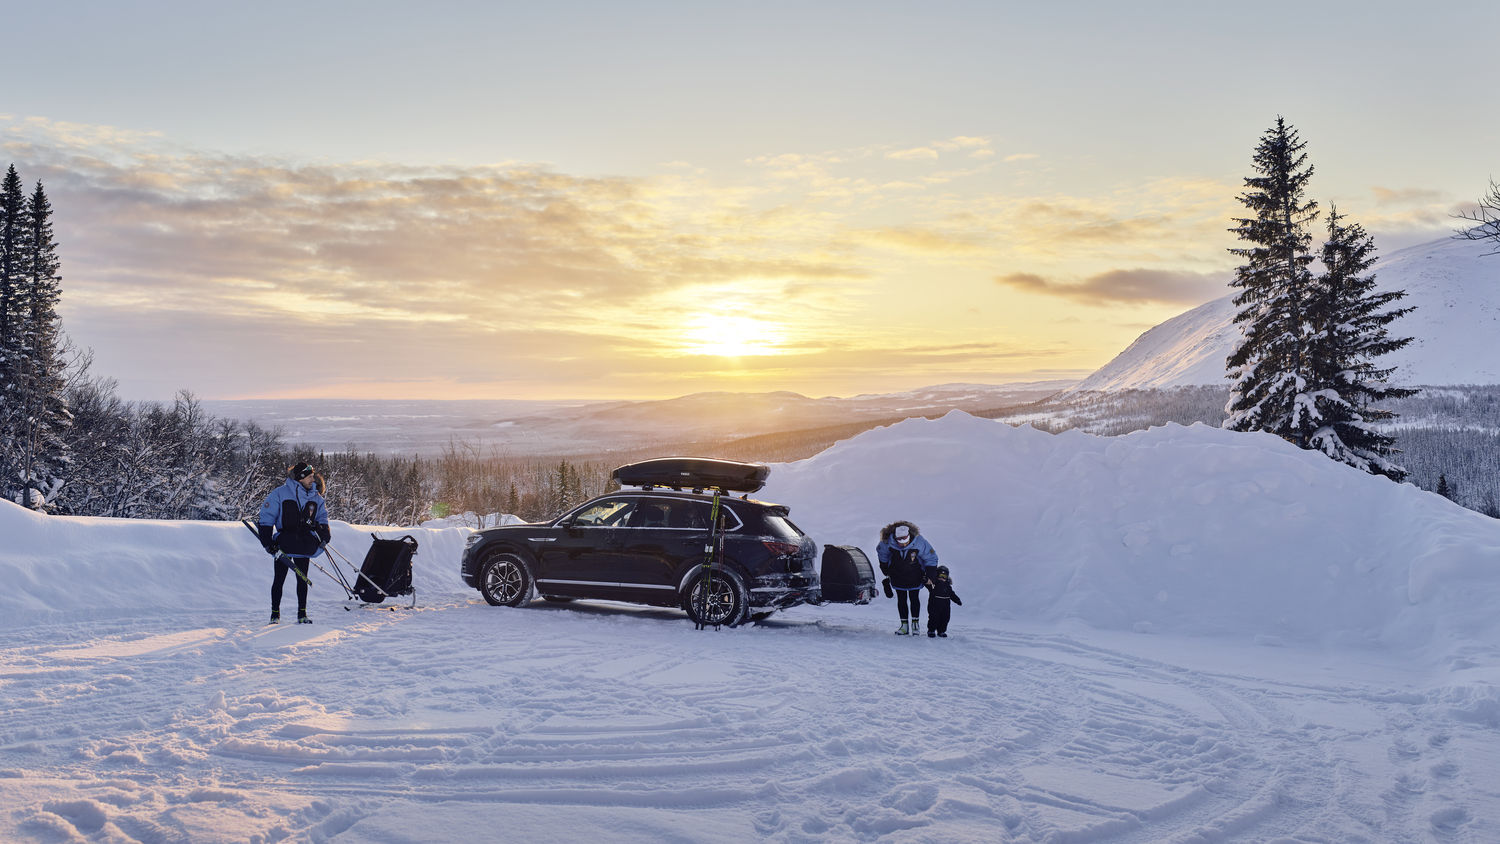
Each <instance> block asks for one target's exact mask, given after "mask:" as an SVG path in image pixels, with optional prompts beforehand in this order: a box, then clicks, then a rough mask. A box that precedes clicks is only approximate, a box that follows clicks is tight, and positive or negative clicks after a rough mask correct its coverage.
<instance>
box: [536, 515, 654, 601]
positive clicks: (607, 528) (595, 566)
mask: <svg viewBox="0 0 1500 844" xmlns="http://www.w3.org/2000/svg"><path fill="white" fill-rule="evenodd" d="M633 508H634V502H633V501H632V500H631V499H629V498H624V497H609V498H601V499H599V500H597V501H591V502H589V503H588V504H585V505H584V506H582V507H580V508H578V509H577V510H575V511H574V512H572V513H570V514H568V515H567V516H565V517H563V518H562V519H560V520H559V521H558V523H557V528H556V529H555V530H554V531H552V533H551V536H550V538H549V539H548V541H547V542H544V543H539V547H538V548H537V559H538V566H537V569H538V570H537V577H536V582H537V591H539V592H541V593H542V594H544V595H562V596H567V597H572V598H613V597H616V594H615V593H616V592H618V590H619V583H620V578H619V576H618V569H619V566H618V565H617V559H616V558H617V556H618V555H619V553H620V543H621V537H620V533H621V531H623V530H624V525H625V523H626V521H627V520H629V518H630V514H631V511H632V510H633Z"/></svg>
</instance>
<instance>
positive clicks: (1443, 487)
mask: <svg viewBox="0 0 1500 844" xmlns="http://www.w3.org/2000/svg"><path fill="white" fill-rule="evenodd" d="M1437 494H1438V495H1441V496H1442V497H1444V498H1446V499H1448V500H1449V501H1452V500H1453V489H1452V488H1451V487H1449V486H1448V476H1447V475H1445V474H1440V475H1438V484H1437Z"/></svg>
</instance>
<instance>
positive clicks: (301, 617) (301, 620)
mask: <svg viewBox="0 0 1500 844" xmlns="http://www.w3.org/2000/svg"><path fill="white" fill-rule="evenodd" d="M297 623H298V624H312V619H310V618H308V617H307V613H305V612H299V613H297Z"/></svg>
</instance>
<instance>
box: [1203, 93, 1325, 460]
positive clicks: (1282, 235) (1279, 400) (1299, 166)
mask: <svg viewBox="0 0 1500 844" xmlns="http://www.w3.org/2000/svg"><path fill="white" fill-rule="evenodd" d="M1306 146H1307V145H1306V144H1305V143H1303V141H1302V140H1301V139H1300V138H1299V137H1298V136H1297V131H1296V130H1295V129H1293V128H1292V127H1290V126H1288V125H1287V124H1286V121H1285V120H1284V119H1283V118H1281V117H1277V118H1276V125H1275V126H1274V127H1272V128H1270V129H1268V130H1266V132H1265V134H1264V135H1262V136H1261V140H1260V144H1259V145H1258V146H1257V147H1256V150H1255V157H1254V166H1255V171H1256V175H1255V176H1251V177H1247V178H1246V179H1245V186H1246V188H1247V190H1246V191H1245V192H1244V193H1242V194H1241V195H1240V196H1239V200H1240V202H1241V203H1242V204H1243V205H1244V206H1245V207H1246V208H1247V209H1249V210H1250V211H1251V212H1252V213H1253V214H1254V216H1252V217H1246V218H1236V219H1235V222H1236V223H1237V224H1238V225H1237V226H1236V227H1235V228H1233V229H1231V230H1230V231H1233V232H1234V233H1235V234H1236V235H1238V236H1239V238H1240V239H1241V240H1245V241H1249V242H1250V243H1251V244H1252V245H1251V246H1249V247H1247V248H1243V249H1231V250H1230V252H1231V253H1232V254H1234V255H1238V256H1240V257H1241V258H1242V259H1244V263H1243V264H1241V265H1240V266H1239V268H1238V269H1237V270H1236V271H1235V277H1234V280H1233V281H1232V282H1230V285H1231V286H1232V287H1237V288H1239V289H1240V292H1239V293H1238V294H1237V295H1236V296H1235V298H1234V304H1235V305H1236V306H1237V307H1239V308H1240V311H1239V313H1238V314H1237V315H1236V316H1235V322H1236V323H1238V324H1240V325H1241V326H1242V331H1243V333H1244V339H1243V341H1242V342H1241V343H1240V345H1239V347H1238V348H1236V349H1235V350H1234V352H1233V353H1231V354H1230V356H1229V359H1228V361H1227V364H1228V368H1229V371H1230V377H1231V378H1232V379H1233V386H1232V388H1231V390H1230V395H1229V403H1228V404H1227V405H1226V406H1225V412H1226V413H1227V414H1228V418H1227V419H1226V420H1225V422H1224V426H1225V427H1226V428H1229V429H1231V430H1236V431H1269V432H1271V433H1274V434H1277V435H1279V436H1281V437H1283V438H1285V439H1287V440H1289V441H1291V442H1293V443H1296V444H1297V446H1298V447H1301V448H1306V447H1308V444H1309V443H1310V441H1311V438H1312V435H1313V433H1314V432H1315V431H1316V430H1317V427H1318V426H1317V425H1316V424H1315V422H1314V420H1313V419H1311V418H1310V417H1309V415H1308V414H1307V411H1308V410H1309V409H1310V408H1311V402H1309V401H1308V400H1307V397H1306V391H1307V387H1308V381H1309V377H1308V376H1309V368H1310V365H1311V361H1310V360H1309V357H1308V355H1309V348H1308V334H1309V332H1308V326H1307V314H1306V313H1305V311H1306V309H1307V306H1308V299H1309V295H1310V293H1311V290H1312V287H1313V284H1314V281H1313V277H1312V272H1311V270H1310V269H1309V265H1310V264H1311V263H1312V261H1313V255H1312V253H1311V252H1310V248H1311V245H1312V235H1311V233H1310V232H1309V227H1310V226H1311V225H1312V223H1313V222H1314V221H1315V220H1316V219H1317V216H1318V212H1317V208H1318V205H1317V203H1316V202H1314V201H1312V200H1310V199H1306V198H1305V193H1306V189H1307V183H1308V180H1309V179H1311V178H1312V174H1313V168H1312V165H1310V164H1308V163H1307V153H1306V152H1305V151H1304V150H1305V149H1306Z"/></svg>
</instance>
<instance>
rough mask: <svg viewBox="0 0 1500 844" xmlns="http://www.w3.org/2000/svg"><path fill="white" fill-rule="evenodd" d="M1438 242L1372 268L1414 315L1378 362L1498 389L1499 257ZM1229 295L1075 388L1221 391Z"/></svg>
mask: <svg viewBox="0 0 1500 844" xmlns="http://www.w3.org/2000/svg"><path fill="white" fill-rule="evenodd" d="M1489 251H1490V248H1489V246H1488V245H1487V244H1485V243H1477V242H1474V241H1467V240H1456V239H1454V238H1443V239H1441V240H1435V241H1433V242H1431V243H1424V244H1421V245H1418V246H1412V247H1409V248H1406V249H1402V250H1400V251H1399V252H1393V253H1391V254H1390V255H1387V256H1385V257H1384V258H1382V259H1380V261H1378V262H1377V263H1376V265H1375V267H1374V272H1375V274H1376V283H1377V284H1378V286H1379V287H1380V289H1382V290H1405V291H1406V293H1407V297H1406V299H1404V300H1402V302H1401V303H1400V305H1401V306H1402V307H1415V308H1416V310H1415V311H1414V312H1412V313H1410V314H1407V315H1406V316H1405V317H1402V318H1401V319H1399V320H1397V321H1396V322H1394V323H1392V324H1391V326H1390V330H1391V335H1392V336H1395V337H1412V338H1415V339H1414V340H1413V342H1412V344H1411V345H1409V346H1407V347H1406V348H1405V349H1402V350H1400V351H1398V352H1394V353H1392V354H1390V355H1387V356H1386V357H1384V358H1382V359H1381V361H1380V363H1381V364H1382V365H1385V366H1395V367H1396V372H1395V374H1394V375H1393V379H1394V380H1395V381H1396V382H1397V383H1400V384H1407V385H1424V384H1428V385H1448V384H1500V345H1497V343H1496V339H1497V338H1500V255H1487V254H1486V253H1487V252H1489ZM1231 298H1232V297H1231V296H1224V297H1222V298H1219V299H1215V300H1214V301H1212V302H1209V303H1207V304H1205V305H1200V306H1198V307H1196V308H1194V309H1192V310H1190V311H1188V312H1187V313H1184V314H1181V315H1180V316H1176V317H1173V318H1172V319H1169V320H1167V321H1166V322H1164V323H1162V324H1161V325H1158V326H1156V327H1154V328H1152V329H1151V330H1149V331H1147V332H1146V333H1145V334H1142V335H1141V336H1140V337H1139V338H1138V339H1137V340H1136V341H1135V342H1134V343H1132V344H1131V345H1130V346H1129V347H1128V348H1126V349H1125V351H1123V352H1121V353H1120V354H1119V355H1118V356H1117V357H1115V358H1114V359H1113V360H1111V361H1110V362H1109V363H1107V364H1105V365H1104V366H1103V367H1101V368H1100V369H1099V370H1098V371H1096V372H1095V373H1093V374H1092V375H1090V376H1089V377H1088V378H1085V379H1084V380H1083V381H1082V382H1080V383H1079V384H1078V386H1076V387H1075V388H1074V389H1075V390H1126V389H1148V388H1152V387H1179V386H1187V385H1195V384H1221V385H1222V384H1226V383H1227V381H1226V380H1225V378H1224V360H1225V358H1227V357H1228V356H1229V354H1230V352H1232V351H1233V350H1234V347H1235V345H1236V344H1237V343H1238V342H1239V338H1240V334H1239V329H1238V327H1237V326H1235V325H1234V322H1233V320H1234V313H1235V311H1234V305H1233V304H1232V303H1231V302H1230V299H1231Z"/></svg>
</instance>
